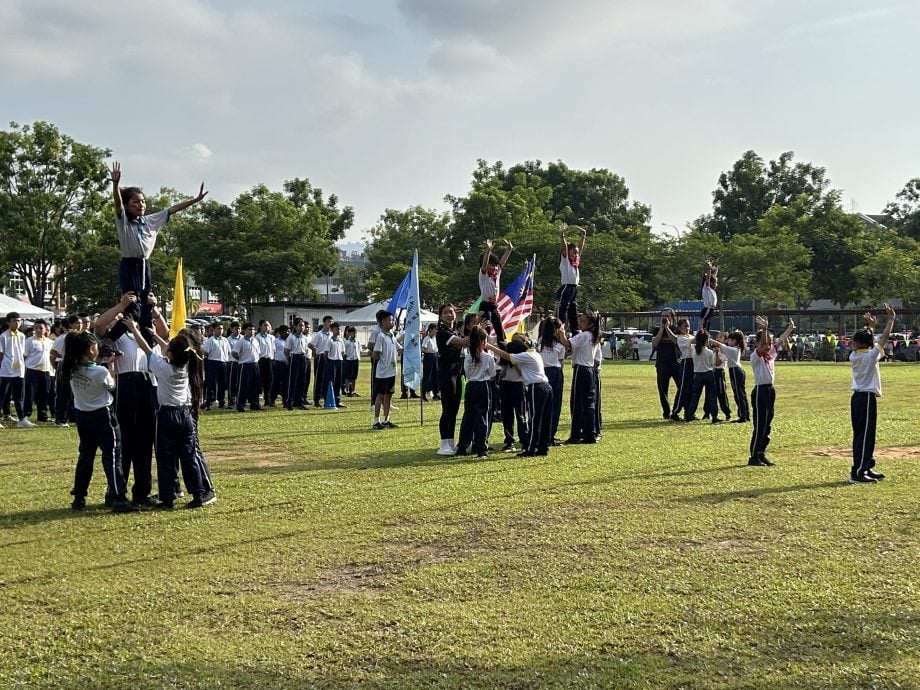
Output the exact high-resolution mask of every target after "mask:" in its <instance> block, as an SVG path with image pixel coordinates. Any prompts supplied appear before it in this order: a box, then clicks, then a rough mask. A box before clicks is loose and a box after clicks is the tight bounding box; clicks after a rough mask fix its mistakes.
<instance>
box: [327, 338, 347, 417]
mask: <svg viewBox="0 0 920 690" xmlns="http://www.w3.org/2000/svg"><path fill="white" fill-rule="evenodd" d="M340 330H341V329H340V327H339V324H338V322H336V321H332V322H331V323H330V324H329V338H328V339H327V340H326V343H325V345H324V348H325V350H324V352H323V355H324V357H325V359H326V373H325V377H324V380H325V381H326V393H325V394H324V396H323V397H324V399H326V398H328V396H329V391H330V387H331V390H332V400H331V401H330V402H334V404H335V407H336V409H342V408H344V407H345V405H343V404H342V398H341V394H342V380H343V379H342V372H343V366H344V362H345V341H344V340H342V336H341V335H340Z"/></svg>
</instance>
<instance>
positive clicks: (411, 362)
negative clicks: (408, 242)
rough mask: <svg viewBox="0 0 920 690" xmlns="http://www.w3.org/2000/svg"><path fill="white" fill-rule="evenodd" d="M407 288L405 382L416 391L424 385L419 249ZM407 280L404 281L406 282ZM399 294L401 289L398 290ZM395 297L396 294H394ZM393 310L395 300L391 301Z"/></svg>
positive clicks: (416, 252) (404, 347)
mask: <svg viewBox="0 0 920 690" xmlns="http://www.w3.org/2000/svg"><path fill="white" fill-rule="evenodd" d="M406 280H408V288H407V290H406V329H405V331H403V371H402V374H403V383H404V384H406V387H407V388H411V389H412V390H414V391H417V390H419V389H420V388H421V387H422V336H421V329H422V318H421V302H420V300H419V290H418V249H416V250H415V254H414V255H413V257H412V269H411V270H410V271H409V275H407V276H406ZM406 280H404V281H403V282H404V283H405V282H406ZM396 292H397V294H398V293H399V290H397V291H396ZM394 299H396V298H395V296H394ZM390 311H393V302H390Z"/></svg>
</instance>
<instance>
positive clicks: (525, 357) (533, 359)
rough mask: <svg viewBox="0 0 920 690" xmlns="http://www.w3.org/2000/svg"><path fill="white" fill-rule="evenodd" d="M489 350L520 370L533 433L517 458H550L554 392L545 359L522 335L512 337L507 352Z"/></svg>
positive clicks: (517, 334) (494, 348)
mask: <svg viewBox="0 0 920 690" xmlns="http://www.w3.org/2000/svg"><path fill="white" fill-rule="evenodd" d="M489 350H490V351H491V352H492V353H493V354H494V355H496V356H497V357H500V358H501V359H502V360H505V361H509V362H511V364H513V365H514V366H516V367H520V372H521V379H522V380H523V382H524V388H525V395H526V397H527V402H528V405H527V407H528V409H529V411H530V429H529V432H530V433H529V436H528V440H527V443H526V444H525V446H524V449H523V450H522V451H521V452H520V453H518V456H519V457H533V456H535V455H547V454H548V453H549V447H550V445H552V438H553V436H552V427H553V389H552V387H551V386H550V384H549V379H548V378H547V376H546V372H545V369H544V366H543V357H542V356H541V355H540V354H538V353H537V352H535V351H534V350H533V348H532V346H531V343H530V340H529V339H528V338H527V336H525V335H523V334H520V333H515V334H514V335H513V336H512V337H511V342H510V343H508V347H507V350H506V351H502V350H501V349H499V348H497V347H493V346H490V347H489Z"/></svg>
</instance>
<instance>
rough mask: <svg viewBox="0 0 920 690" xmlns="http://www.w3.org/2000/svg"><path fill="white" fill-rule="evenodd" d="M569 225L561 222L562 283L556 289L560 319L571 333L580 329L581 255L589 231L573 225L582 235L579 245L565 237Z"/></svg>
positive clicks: (560, 271) (560, 268) (560, 267)
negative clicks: (579, 290) (579, 286)
mask: <svg viewBox="0 0 920 690" xmlns="http://www.w3.org/2000/svg"><path fill="white" fill-rule="evenodd" d="M567 228H568V226H567V225H566V224H565V223H560V224H559V240H560V241H561V243H562V255H561V257H560V259H559V273H560V275H561V279H562V280H561V284H560V286H559V289H558V290H556V294H555V298H556V301H557V302H558V303H559V311H558V315H559V320H560V321H561V322H562V323H563V324H566V325H568V327H569V333H574V332H575V331H576V330H577V329H578V301H577V300H578V283H579V281H580V278H581V276H580V266H581V257H582V255H583V254H584V252H585V239H586V238H587V236H588V233H587V232H585V230H584V228H580V227H578V226H577V225H573V226H572V229H573V230H577V231H578V233H579V234H580V235H581V242H579V243H578V244H577V245H576V244H574V243H570V242H568V241H567V240H566V238H565V232H566V229H567Z"/></svg>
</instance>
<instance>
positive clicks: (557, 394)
mask: <svg viewBox="0 0 920 690" xmlns="http://www.w3.org/2000/svg"><path fill="white" fill-rule="evenodd" d="M562 325H563V324H562V322H561V321H560V320H559V319H557V318H556V317H555V316H548V317H547V318H545V319H543V322H542V323H541V324H540V331H539V343H538V345H537V352H538V354H539V355H540V357H542V358H543V371H544V373H545V374H546V378H547V380H548V381H549V386H550V388H551V389H552V392H553V404H552V410H551V412H552V418H551V424H550V432H549V433H550V439H551V442H550V444H551V445H553V446H559V445H562V441H560V440H559V439H558V438H556V433H557V432H558V430H559V417H560V415H561V414H562V387H563V384H564V383H565V380H564V379H565V376H564V374H563V370H562V364H563V362H565V346H564V345H563V344H562V343H560V342H559V341H558V340H556V331H558V330H559V327H560V326H562ZM576 325H578V324H576Z"/></svg>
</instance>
